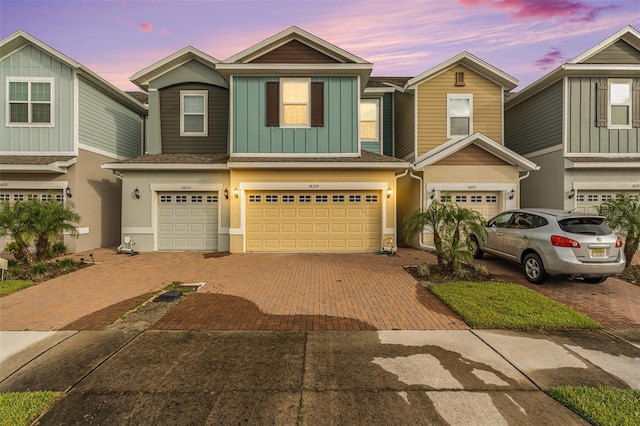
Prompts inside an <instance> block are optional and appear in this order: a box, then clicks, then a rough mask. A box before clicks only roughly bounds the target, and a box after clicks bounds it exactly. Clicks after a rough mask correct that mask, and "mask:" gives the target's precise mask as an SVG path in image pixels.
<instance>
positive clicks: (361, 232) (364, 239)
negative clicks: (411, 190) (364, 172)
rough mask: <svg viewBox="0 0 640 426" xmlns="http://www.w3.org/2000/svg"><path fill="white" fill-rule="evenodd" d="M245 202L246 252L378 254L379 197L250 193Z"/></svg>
mask: <svg viewBox="0 0 640 426" xmlns="http://www.w3.org/2000/svg"><path fill="white" fill-rule="evenodd" d="M246 196H247V199H246V206H247V214H246V249H247V251H250V252H258V251H266V252H347V251H356V252H363V251H376V250H380V246H381V238H382V219H381V215H382V200H381V194H380V192H379V191H335V192H311V191H309V192H296V191H289V192H286V191H252V192H247V195H246Z"/></svg>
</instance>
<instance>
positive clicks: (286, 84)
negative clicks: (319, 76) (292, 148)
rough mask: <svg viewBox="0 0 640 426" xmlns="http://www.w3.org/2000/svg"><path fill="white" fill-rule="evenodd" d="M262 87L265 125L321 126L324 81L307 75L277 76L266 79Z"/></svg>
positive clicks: (301, 127)
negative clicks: (317, 80)
mask: <svg viewBox="0 0 640 426" xmlns="http://www.w3.org/2000/svg"><path fill="white" fill-rule="evenodd" d="M266 89H267V92H266V113H267V114H266V115H267V116H266V124H267V126H279V127H282V128H294V129H296V128H297V129H305V128H309V127H322V126H324V83H322V82H315V81H314V82H312V81H311V79H310V78H281V79H280V80H279V81H269V82H267V84H266Z"/></svg>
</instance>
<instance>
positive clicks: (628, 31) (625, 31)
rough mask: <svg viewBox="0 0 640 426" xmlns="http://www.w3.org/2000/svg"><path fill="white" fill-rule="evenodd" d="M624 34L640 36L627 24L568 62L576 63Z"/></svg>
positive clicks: (604, 47) (639, 33)
mask: <svg viewBox="0 0 640 426" xmlns="http://www.w3.org/2000/svg"><path fill="white" fill-rule="evenodd" d="M626 34H631V35H632V36H635V37H636V38H640V32H638V31H637V30H636V29H635V28H633V27H632V26H631V25H627V26H626V27H624V28H623V29H621V30H620V31H618V32H616V33H615V34H613V35H612V36H610V37H609V38H607V39H606V40H604V41H602V42H600V43H598V44H596V45H595V46H593V47H592V48H590V49H589V50H587V51H585V52H583V53H581V54H580V55H578V56H576V57H575V58H573V59H571V60H570V61H569V62H568V63H570V64H576V63H578V62H581V61H584V60H585V59H587V58H589V57H591V56H593V55H595V54H596V53H598V52H600V51H601V50H604V49H606V48H607V47H609V46H610V45H612V44H613V43H615V42H616V41H618V39H620V38H622V37H623V36H624V35H626Z"/></svg>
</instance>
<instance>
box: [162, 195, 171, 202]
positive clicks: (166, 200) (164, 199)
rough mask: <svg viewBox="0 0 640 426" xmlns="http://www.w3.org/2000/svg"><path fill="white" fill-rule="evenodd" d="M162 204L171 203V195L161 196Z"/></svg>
mask: <svg viewBox="0 0 640 426" xmlns="http://www.w3.org/2000/svg"><path fill="white" fill-rule="evenodd" d="M160 202H161V203H170V202H171V195H161V196H160Z"/></svg>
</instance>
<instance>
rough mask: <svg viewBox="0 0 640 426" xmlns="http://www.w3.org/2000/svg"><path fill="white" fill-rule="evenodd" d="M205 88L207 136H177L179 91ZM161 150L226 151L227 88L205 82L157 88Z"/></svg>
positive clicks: (178, 128)
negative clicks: (159, 89)
mask: <svg viewBox="0 0 640 426" xmlns="http://www.w3.org/2000/svg"><path fill="white" fill-rule="evenodd" d="M181 90H207V91H208V96H207V101H208V103H207V112H208V116H207V125H208V126H207V127H208V135H207V136H180V91H181ZM160 108H161V110H160V111H161V112H160V119H161V131H162V152H163V153H164V154H226V153H227V135H228V133H229V90H228V89H225V88H223V87H219V86H213V85H208V84H195V83H193V84H182V85H178V86H172V87H169V88H166V89H162V90H161V91H160Z"/></svg>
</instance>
